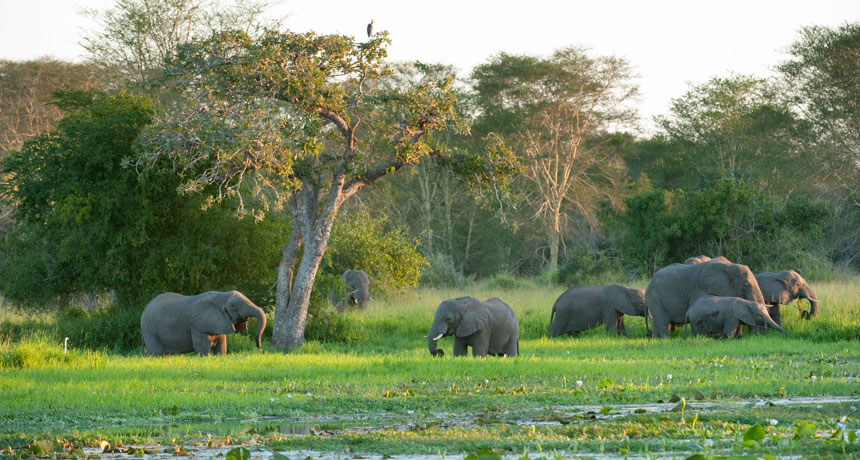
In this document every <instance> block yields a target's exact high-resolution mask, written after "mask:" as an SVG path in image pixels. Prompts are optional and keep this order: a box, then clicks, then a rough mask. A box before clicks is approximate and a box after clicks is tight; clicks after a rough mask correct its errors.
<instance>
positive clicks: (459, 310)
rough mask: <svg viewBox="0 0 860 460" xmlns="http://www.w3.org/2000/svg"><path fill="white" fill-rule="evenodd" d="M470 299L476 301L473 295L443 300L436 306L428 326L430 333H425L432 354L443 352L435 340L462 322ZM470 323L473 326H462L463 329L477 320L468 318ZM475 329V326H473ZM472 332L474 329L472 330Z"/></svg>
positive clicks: (449, 333) (452, 330) (450, 333)
mask: <svg viewBox="0 0 860 460" xmlns="http://www.w3.org/2000/svg"><path fill="white" fill-rule="evenodd" d="M470 301H477V299H475V298H473V297H458V298H456V299H449V300H445V301H443V302H442V303H440V304H439V306H438V307H436V315H435V316H434V318H433V325H431V326H430V333H429V334H427V348H428V349H429V350H430V354H431V355H433V356H443V355H444V354H445V353H444V352H443V351H442V350H440V349H439V348H438V347H437V342H438V341H439V339H441V338H442V337H447V336H449V335H453V334H454V333H456V332H457V331H458V329H459V328H460V325H461V323H463V320H464V316H465V313H466V307H467V306H468V304H469V302H470ZM469 322H470V323H473V326H464V328H463V330H464V331H465V329H466V328H467V327H468V328H472V327H474V323H476V322H477V319H476V318H470V320H469ZM475 330H477V327H475ZM473 332H474V331H473Z"/></svg>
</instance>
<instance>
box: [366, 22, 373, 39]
mask: <svg viewBox="0 0 860 460" xmlns="http://www.w3.org/2000/svg"><path fill="white" fill-rule="evenodd" d="M371 35H373V19H371V20H370V24H368V25H367V36H368V37H370V36H371Z"/></svg>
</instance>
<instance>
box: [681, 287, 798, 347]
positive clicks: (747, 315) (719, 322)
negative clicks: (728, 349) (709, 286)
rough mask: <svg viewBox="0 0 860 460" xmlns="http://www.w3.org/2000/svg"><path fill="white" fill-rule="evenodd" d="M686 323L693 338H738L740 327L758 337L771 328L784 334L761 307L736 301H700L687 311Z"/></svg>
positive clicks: (756, 304) (703, 298) (764, 307)
mask: <svg viewBox="0 0 860 460" xmlns="http://www.w3.org/2000/svg"><path fill="white" fill-rule="evenodd" d="M687 321H688V322H689V323H690V329H691V330H692V332H693V334H695V335H707V336H710V337H722V338H732V337H740V336H741V326H743V325H744V324H746V325H747V326H749V327H750V328H752V329H753V330H755V331H756V332H759V333H763V332H765V331H766V327H771V328H774V329H776V330H778V331H779V332H782V333H783V334H787V333H786V332H785V330H783V329H782V328H781V327H779V325H778V324H776V323H775V322H774V320H773V319H772V318H771V317H770V315H768V313H767V307H766V306H765V305H764V304H761V303H756V302H753V301H751V300H747V299H741V298H738V297H716V296H710V295H709V296H704V297H700V298H699V299H698V300H696V301H695V302H694V303H693V305H692V306H690V309H689V310H687ZM684 335H685V336H686V332H685V333H684Z"/></svg>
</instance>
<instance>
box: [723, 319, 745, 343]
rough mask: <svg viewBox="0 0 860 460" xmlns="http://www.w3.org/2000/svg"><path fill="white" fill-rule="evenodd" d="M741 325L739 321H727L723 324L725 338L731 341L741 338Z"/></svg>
mask: <svg viewBox="0 0 860 460" xmlns="http://www.w3.org/2000/svg"><path fill="white" fill-rule="evenodd" d="M741 327H742V325H741V323H740V321H737V320H734V321H733V320H726V322H725V323H723V337H725V338H727V339H730V338H732V337H738V338H740V337H741Z"/></svg>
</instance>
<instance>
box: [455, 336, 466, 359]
mask: <svg viewBox="0 0 860 460" xmlns="http://www.w3.org/2000/svg"><path fill="white" fill-rule="evenodd" d="M467 346H468V344H467V343H466V340H465V339H463V338H460V337H456V336H455V337H454V356H466V352H467V351H468V350H467V348H466V347H467Z"/></svg>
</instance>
